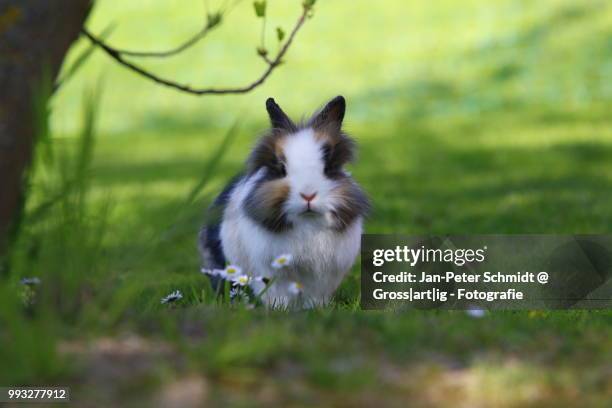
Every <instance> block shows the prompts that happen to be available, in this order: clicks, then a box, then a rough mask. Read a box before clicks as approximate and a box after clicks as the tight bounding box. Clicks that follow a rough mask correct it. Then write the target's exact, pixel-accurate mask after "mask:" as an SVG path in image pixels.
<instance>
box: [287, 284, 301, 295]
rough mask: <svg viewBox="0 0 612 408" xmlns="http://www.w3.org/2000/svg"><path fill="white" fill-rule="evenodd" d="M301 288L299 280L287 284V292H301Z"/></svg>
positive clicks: (295, 293)
mask: <svg viewBox="0 0 612 408" xmlns="http://www.w3.org/2000/svg"><path fill="white" fill-rule="evenodd" d="M303 289H304V285H302V284H301V283H300V282H291V283H290V284H289V293H291V294H293V295H299V294H300V293H302V290H303Z"/></svg>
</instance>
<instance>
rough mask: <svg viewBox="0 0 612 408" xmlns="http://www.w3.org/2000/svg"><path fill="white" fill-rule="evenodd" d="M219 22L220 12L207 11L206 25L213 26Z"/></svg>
mask: <svg viewBox="0 0 612 408" xmlns="http://www.w3.org/2000/svg"><path fill="white" fill-rule="evenodd" d="M220 23H221V13H219V12H216V13H209V14H208V16H206V27H208V28H213V27H215V26H217V25H219V24H220Z"/></svg>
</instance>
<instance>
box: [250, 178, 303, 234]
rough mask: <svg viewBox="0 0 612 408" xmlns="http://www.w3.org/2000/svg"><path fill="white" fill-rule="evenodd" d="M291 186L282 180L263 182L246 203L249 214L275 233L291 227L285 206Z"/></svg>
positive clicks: (256, 187)
mask: <svg viewBox="0 0 612 408" xmlns="http://www.w3.org/2000/svg"><path fill="white" fill-rule="evenodd" d="M289 190H290V188H289V184H287V182H286V181H285V180H282V179H274V180H263V181H262V182H260V183H258V184H257V185H256V186H255V187H254V189H253V191H252V192H251V194H249V196H248V197H247V198H246V200H245V202H244V208H245V211H246V212H247V214H248V215H249V216H250V217H251V218H252V219H254V220H255V221H257V222H259V223H261V224H263V225H264V226H265V227H266V228H268V229H269V230H271V231H274V232H280V231H283V230H285V229H287V228H290V227H291V225H290V223H289V222H288V221H287V218H286V215H285V212H284V210H283V204H284V203H285V201H286V200H287V198H288V197H289Z"/></svg>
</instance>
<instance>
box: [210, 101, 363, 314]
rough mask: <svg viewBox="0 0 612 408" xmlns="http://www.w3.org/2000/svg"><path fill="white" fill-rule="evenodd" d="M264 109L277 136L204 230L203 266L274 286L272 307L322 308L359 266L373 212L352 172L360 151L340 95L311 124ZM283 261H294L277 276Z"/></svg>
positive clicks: (272, 106) (224, 195) (265, 140)
mask: <svg viewBox="0 0 612 408" xmlns="http://www.w3.org/2000/svg"><path fill="white" fill-rule="evenodd" d="M266 109H267V111H268V114H269V117H270V121H271V125H272V127H271V129H270V130H269V131H268V132H267V133H266V134H264V135H263V136H262V137H261V138H260V139H259V141H258V142H257V143H256V145H255V147H254V148H253V150H252V151H251V153H250V156H249V157H248V160H247V163H246V170H245V172H244V173H243V174H240V175H238V176H236V177H235V178H234V179H233V180H232V181H231V182H230V183H229V184H228V185H227V187H226V188H225V189H224V190H223V191H222V192H221V194H220V195H219V196H218V197H217V198H216V199H215V201H214V202H213V204H212V206H211V208H210V209H209V210H210V211H209V217H208V222H207V224H206V225H205V226H204V227H203V228H202V230H201V231H200V235H199V248H200V253H201V255H202V258H203V264H204V267H205V268H210V269H214V268H218V269H222V268H224V267H225V265H226V263H230V264H233V265H237V266H239V267H241V268H242V270H243V271H244V273H245V274H247V275H249V276H251V277H258V278H259V279H263V280H264V281H266V282H267V279H269V280H271V282H272V283H270V285H269V287H268V288H267V289H266V290H265V292H264V293H263V294H262V295H261V300H262V301H263V303H264V304H266V305H268V306H273V307H288V306H291V305H294V304H299V305H301V306H302V307H316V306H322V305H325V304H327V303H329V301H330V300H331V297H332V295H333V294H334V292H335V290H336V289H337V288H338V286H339V285H340V283H341V281H342V279H343V278H344V276H345V275H346V273H347V272H348V271H349V270H350V269H351V267H352V265H353V263H354V262H355V258H356V256H357V254H358V253H359V249H360V245H361V234H362V229H363V222H364V217H365V216H366V215H367V213H368V211H369V209H370V204H369V200H368V198H367V196H366V194H365V193H364V191H363V190H362V188H361V187H360V186H359V185H358V184H357V182H355V180H353V178H352V177H351V175H350V174H349V173H348V172H347V171H345V170H344V165H345V164H347V163H349V162H351V161H353V159H354V158H355V148H356V145H355V142H354V141H353V139H352V138H351V137H349V136H348V135H347V134H346V133H345V132H343V131H342V122H343V119H344V114H345V110H346V102H345V99H344V97H342V96H337V97H335V98H334V99H332V100H331V101H330V102H329V103H327V105H325V107H324V108H323V109H321V110H320V111H318V112H317V113H315V114H314V115H313V116H312V117H311V118H310V119H309V120H307V121H305V122H303V123H294V122H293V121H292V120H291V119H290V118H289V117H288V116H287V115H286V114H285V113H284V112H283V110H282V109H281V108H280V106H279V105H277V103H276V102H275V101H274V99H272V98H268V99H267V101H266ZM281 254H291V255H292V262H291V264H290V265H289V266H288V267H286V268H282V269H280V270H275V269H274V268H272V267H271V264H272V262H273V261H274V259H275V258H276V257H278V256H279V255H281ZM273 278H274V280H272V279H273ZM296 284H297V285H299V287H300V291H299V292H298V293H296V291H295V290H294V289H295V285H296Z"/></svg>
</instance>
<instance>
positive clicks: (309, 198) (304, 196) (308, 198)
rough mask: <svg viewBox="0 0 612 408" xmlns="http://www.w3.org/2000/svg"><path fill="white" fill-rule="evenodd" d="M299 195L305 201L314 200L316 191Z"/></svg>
mask: <svg viewBox="0 0 612 408" xmlns="http://www.w3.org/2000/svg"><path fill="white" fill-rule="evenodd" d="M300 196H302V198H303V199H304V200H306V202H307V203H309V202H311V201H312V200H314V198H315V197H316V196H317V193H316V192H314V193H312V194H304V193H300Z"/></svg>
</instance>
